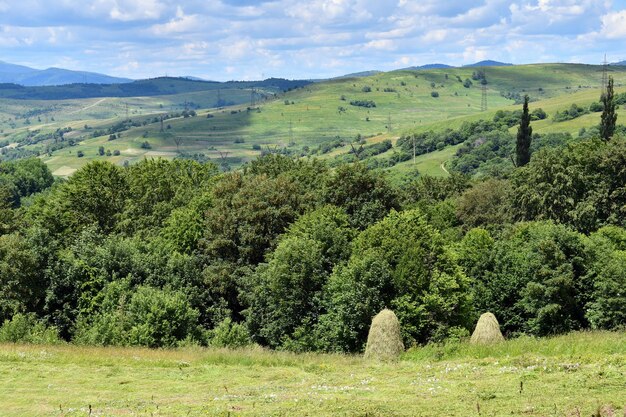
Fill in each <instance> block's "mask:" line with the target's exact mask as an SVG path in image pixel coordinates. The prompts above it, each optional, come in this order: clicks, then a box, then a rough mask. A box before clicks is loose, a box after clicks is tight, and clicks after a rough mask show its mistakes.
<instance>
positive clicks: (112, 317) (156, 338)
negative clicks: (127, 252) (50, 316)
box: [75, 280, 200, 348]
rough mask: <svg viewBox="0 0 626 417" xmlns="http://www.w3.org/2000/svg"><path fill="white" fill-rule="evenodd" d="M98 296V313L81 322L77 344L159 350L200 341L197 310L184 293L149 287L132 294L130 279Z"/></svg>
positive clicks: (116, 283)
mask: <svg viewBox="0 0 626 417" xmlns="http://www.w3.org/2000/svg"><path fill="white" fill-rule="evenodd" d="M99 297H102V299H103V301H102V306H101V308H100V309H99V311H98V312H96V313H94V314H93V315H91V316H87V317H85V316H82V317H80V318H79V319H78V323H77V326H76V327H77V330H76V337H75V341H76V342H78V343H85V344H96V345H130V346H148V347H151V348H157V347H172V346H176V345H177V344H178V342H179V341H182V340H186V339H187V340H198V339H199V338H200V334H199V329H198V327H197V321H198V315H199V314H198V311H197V310H195V309H193V308H192V307H191V306H190V304H189V301H188V300H187V298H186V296H185V295H184V294H183V293H181V292H177V291H171V290H161V289H157V288H152V287H146V286H142V287H138V288H137V289H136V290H134V291H133V290H132V289H131V287H130V282H129V280H119V281H114V282H112V283H110V284H108V285H107V286H106V287H105V289H104V290H103V293H102V294H100V295H99Z"/></svg>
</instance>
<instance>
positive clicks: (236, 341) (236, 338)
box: [209, 318, 252, 348]
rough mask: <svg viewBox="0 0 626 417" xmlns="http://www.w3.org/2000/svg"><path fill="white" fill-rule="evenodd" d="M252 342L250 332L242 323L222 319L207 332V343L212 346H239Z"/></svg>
mask: <svg viewBox="0 0 626 417" xmlns="http://www.w3.org/2000/svg"><path fill="white" fill-rule="evenodd" d="M251 344H252V340H251V339H250V333H249V332H248V329H247V328H246V326H244V325H243V324H239V323H233V322H232V320H231V319H230V318H226V319H224V321H222V322H221V323H220V324H219V325H218V326H217V327H216V328H215V329H213V330H211V331H210V332H209V345H211V346H214V347H226V348H241V347H245V346H249V345H251Z"/></svg>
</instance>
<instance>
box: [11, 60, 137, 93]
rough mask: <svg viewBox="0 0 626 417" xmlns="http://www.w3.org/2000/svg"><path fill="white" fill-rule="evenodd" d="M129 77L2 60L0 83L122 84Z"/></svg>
mask: <svg viewBox="0 0 626 417" xmlns="http://www.w3.org/2000/svg"><path fill="white" fill-rule="evenodd" d="M131 81H132V80H131V79H129V78H119V77H111V76H109V75H105V74H98V73H95V72H86V71H72V70H67V69H63V68H48V69H45V70H38V69H35V68H30V67H26V66H23V65H15V64H10V63H8V62H3V61H0V83H12V84H19V85H23V86H26V87H36V86H51V85H66V84H75V83H83V84H122V83H128V82H131Z"/></svg>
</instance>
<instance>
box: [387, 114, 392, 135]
mask: <svg viewBox="0 0 626 417" xmlns="http://www.w3.org/2000/svg"><path fill="white" fill-rule="evenodd" d="M392 130H393V129H392V128H391V113H388V114H387V132H389V133H391V131H392Z"/></svg>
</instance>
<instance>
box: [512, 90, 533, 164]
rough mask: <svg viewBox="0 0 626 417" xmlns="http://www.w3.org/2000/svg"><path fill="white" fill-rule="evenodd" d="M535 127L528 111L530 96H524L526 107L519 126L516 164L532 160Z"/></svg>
mask: <svg viewBox="0 0 626 417" xmlns="http://www.w3.org/2000/svg"><path fill="white" fill-rule="evenodd" d="M532 135H533V128H532V127H530V114H529V113H528V96H524V109H523V111H522V120H521V121H520V124H519V127H518V128H517V147H516V149H515V156H516V159H515V164H516V165H517V166H518V167H522V166H524V165H526V164H527V163H528V162H530V142H531V141H532Z"/></svg>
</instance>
